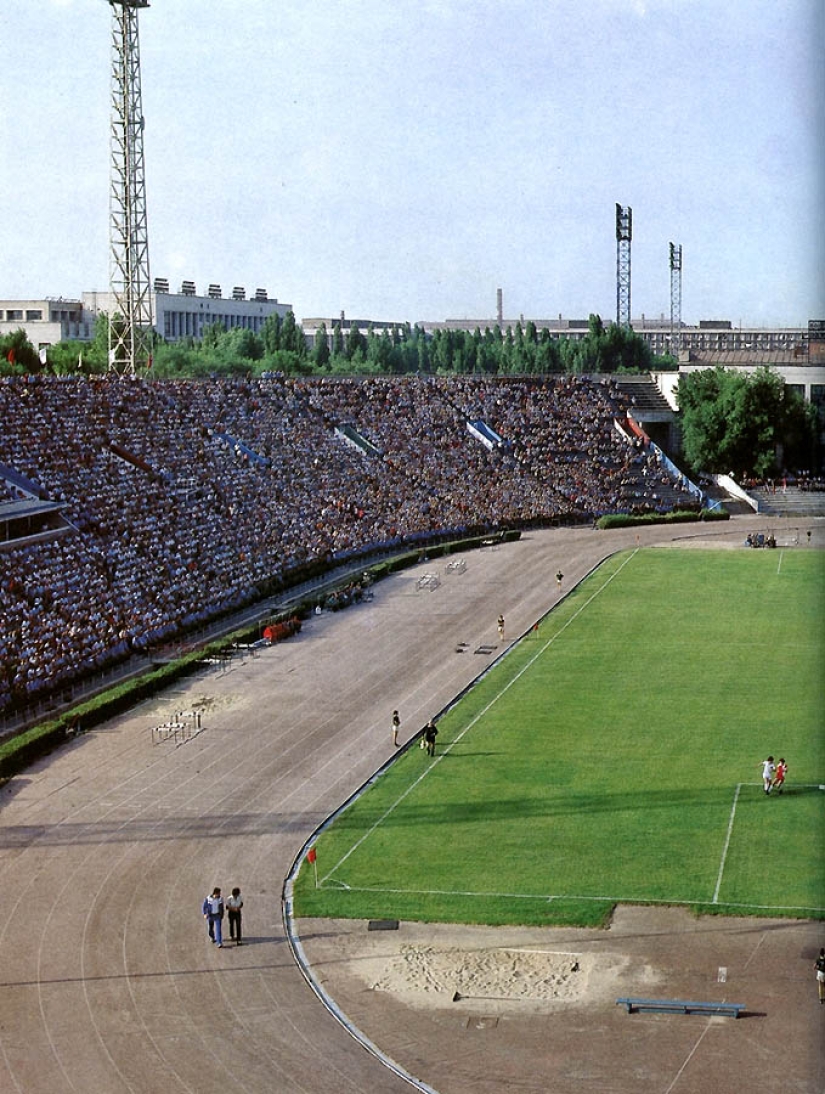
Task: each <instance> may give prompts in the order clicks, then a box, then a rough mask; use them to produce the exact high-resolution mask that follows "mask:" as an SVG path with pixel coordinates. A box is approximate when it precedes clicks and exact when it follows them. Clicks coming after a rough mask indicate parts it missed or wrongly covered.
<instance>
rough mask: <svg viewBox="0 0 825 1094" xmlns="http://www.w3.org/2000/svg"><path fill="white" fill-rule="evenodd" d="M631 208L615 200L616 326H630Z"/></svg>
mask: <svg viewBox="0 0 825 1094" xmlns="http://www.w3.org/2000/svg"><path fill="white" fill-rule="evenodd" d="M632 238H633V210H632V209H631V208H630V206H629V205H619V203H618V202H616V326H618V327H628V328H629V327H630V241H631V239H632Z"/></svg>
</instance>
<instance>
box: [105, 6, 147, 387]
mask: <svg viewBox="0 0 825 1094" xmlns="http://www.w3.org/2000/svg"><path fill="white" fill-rule="evenodd" d="M109 4H110V6H111V8H112V113H111V136H110V147H111V165H110V166H111V171H110V174H111V177H110V189H109V281H110V287H111V292H112V298H113V301H112V307H111V308H110V315H109V369H110V370H111V371H114V372H118V373H126V374H129V375H134V374H135V372H136V371H137V369H139V368H145V367H147V366H148V365H149V364H150V363H151V346H152V297H151V294H150V281H149V235H148V230H147V222H146V173H145V168H144V158H143V109H142V104H141V92H140V43H139V39H138V10H139V9H140V8H148V7H149V0H109Z"/></svg>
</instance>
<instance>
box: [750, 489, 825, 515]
mask: <svg viewBox="0 0 825 1094" xmlns="http://www.w3.org/2000/svg"><path fill="white" fill-rule="evenodd" d="M749 493H750V495H751V497H753V498H755V499H756V500H757V501H758V502H759V515H760V516H766V517H790V518H795V517H798V518H805V517H825V491H822V490H800V489H799V487H797V486H789V487H788V488H787V490H785V491H783V490H782V487H781V486H778V487H777V488H776V491H775V492H774V491H773V490H769V489H768V488H767V487H764V486H760V487H759V488H757V489H752V490H750V491H749Z"/></svg>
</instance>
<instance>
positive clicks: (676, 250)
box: [668, 243, 682, 361]
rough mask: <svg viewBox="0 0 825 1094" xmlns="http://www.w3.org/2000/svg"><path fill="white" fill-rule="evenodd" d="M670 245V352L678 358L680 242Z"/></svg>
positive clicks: (679, 340)
mask: <svg viewBox="0 0 825 1094" xmlns="http://www.w3.org/2000/svg"><path fill="white" fill-rule="evenodd" d="M668 246H669V247H670V352H671V354H672V355H673V357H675V359H676V360H677V361H678V360H679V350H680V349H681V348H682V244H681V243H669V244H668Z"/></svg>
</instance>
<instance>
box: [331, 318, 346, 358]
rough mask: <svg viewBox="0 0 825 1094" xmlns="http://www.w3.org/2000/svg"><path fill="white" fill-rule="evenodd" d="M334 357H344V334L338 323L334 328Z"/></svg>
mask: <svg viewBox="0 0 825 1094" xmlns="http://www.w3.org/2000/svg"><path fill="white" fill-rule="evenodd" d="M332 356H333V357H343V356H344V332H343V331H342V330H341V324H340V323H336V324H335V326H334V327H333V328H332Z"/></svg>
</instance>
